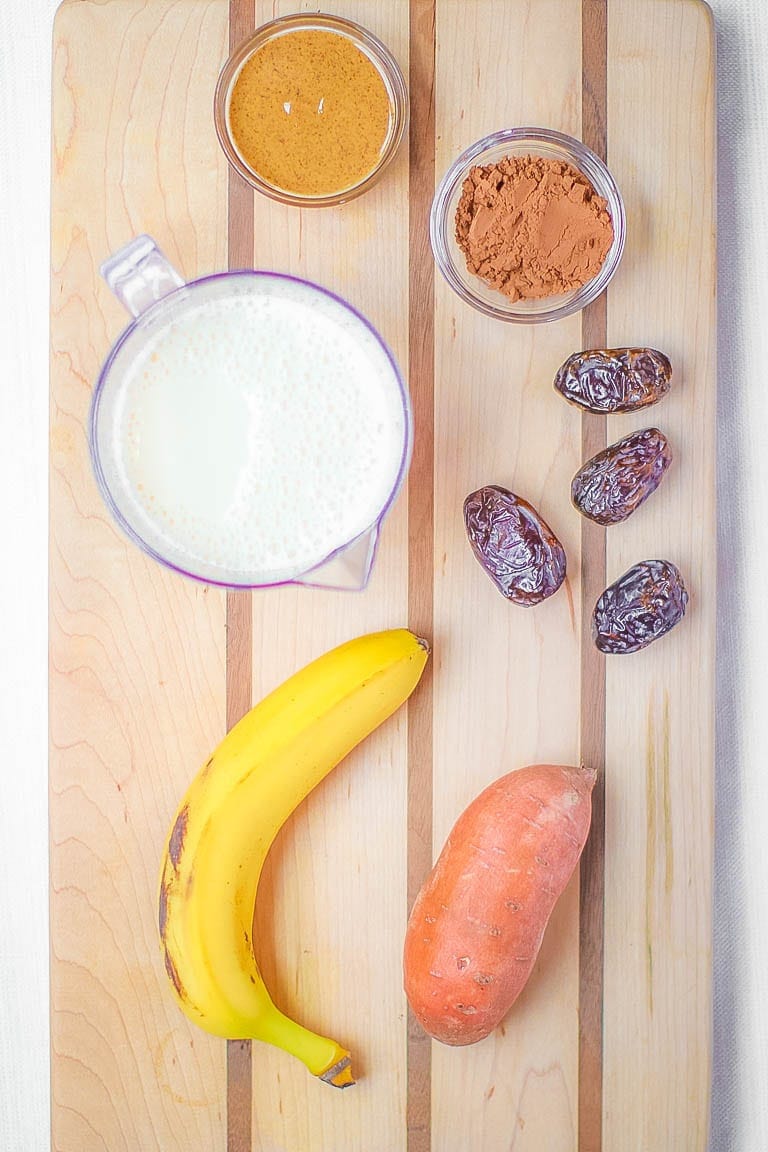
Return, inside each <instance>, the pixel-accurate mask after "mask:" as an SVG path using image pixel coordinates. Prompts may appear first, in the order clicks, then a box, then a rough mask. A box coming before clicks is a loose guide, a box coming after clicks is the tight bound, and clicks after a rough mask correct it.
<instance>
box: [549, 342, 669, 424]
mask: <svg viewBox="0 0 768 1152" xmlns="http://www.w3.org/2000/svg"><path fill="white" fill-rule="evenodd" d="M671 376H672V365H671V364H670V362H669V360H668V359H667V357H666V356H665V355H664V353H663V352H657V351H656V350H655V349H653V348H595V349H592V350H589V351H586V352H576V353H574V355H573V356H569V357H568V359H567V360H566V361H565V363H564V364H563V365H561V367H560V368H559V369H558V371H557V375H556V376H555V388H556V390H557V391H558V392H559V393H560V395H561V396H564V397H565V399H566V400H568V401H570V403H571V404H576V405H578V407H579V408H585V409H586V410H587V411H588V412H633V411H635V409H637V408H646V407H647V406H648V405H649V404H655V403H656V402H657V401H658V400H661V398H662V396H665V395H666V393H667V392H668V391H669V382H670V379H671Z"/></svg>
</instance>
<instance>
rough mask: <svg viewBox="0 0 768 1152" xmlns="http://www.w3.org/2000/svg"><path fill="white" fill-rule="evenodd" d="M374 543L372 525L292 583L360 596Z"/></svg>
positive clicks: (375, 532)
mask: <svg viewBox="0 0 768 1152" xmlns="http://www.w3.org/2000/svg"><path fill="white" fill-rule="evenodd" d="M378 542H379V525H378V524H374V526H373V527H372V528H369V529H368V530H367V531H366V532H363V533H362V534H361V535H360V536H357V537H356V538H355V539H354V540H353V541H352V542H351V543H350V544H347V545H346V547H345V548H342V549H340V551H338V552H336V553H335V554H334V555H333V556H332V557H331V558H330V560H326V561H325V562H324V563H323V564H319V565H318V566H317V568H313V569H312V570H311V571H309V572H305V573H304V574H303V575H302V576H297V577H296V578H295V580H294V581H293V583H294V584H304V585H306V586H307V587H308V588H335V589H338V590H339V591H350V592H362V591H363V589H364V588H365V587H366V585H367V583H368V580H369V578H370V575H371V569H372V568H373V562H374V560H375V558H376V548H377V545H378Z"/></svg>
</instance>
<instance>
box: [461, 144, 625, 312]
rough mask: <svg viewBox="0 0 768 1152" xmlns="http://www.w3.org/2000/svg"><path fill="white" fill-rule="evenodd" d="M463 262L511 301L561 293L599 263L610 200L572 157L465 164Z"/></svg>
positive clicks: (607, 235) (609, 230)
mask: <svg viewBox="0 0 768 1152" xmlns="http://www.w3.org/2000/svg"><path fill="white" fill-rule="evenodd" d="M456 240H457V242H458V245H459V247H460V248H461V250H462V252H463V253H464V255H465V257H466V261H467V268H468V269H469V271H470V272H472V273H474V275H476V276H480V277H482V279H483V280H485V281H486V282H487V283H488V284H490V285H491V287H493V288H496V289H498V291H499V292H503V293H504V295H505V296H508V297H509V299H510V300H512V301H515V300H520V299H524V300H530V299H539V298H542V297H546V296H558V295H561V294H562V293H564V292H568V291H570V290H571V289H572V288H580V287H581V286H582V285H583V284H586V283H587V281H589V280H591V279H592V278H593V277H594V276H596V275H597V273H598V272H599V271H600V268H601V267H602V264H603V261H604V260H605V258H606V256H607V254H608V251H609V249H610V247H611V244H612V242H613V224H612V222H611V217H610V214H609V212H608V204H607V202H606V201H605V200H604V199H603V198H602V197H601V196H598V195H597V193H596V192H595V189H594V188H593V187H592V185H591V183H590V182H589V180H588V179H587V178H586V176H585V175H584V174H583V173H582V172H579V171H578V169H577V168H574V167H573V166H572V165H571V164H567V163H565V162H564V161H559V160H547V159H545V158H544V157H542V156H507V157H505V158H504V159H503V160H499V161H498V163H496V164H489V165H486V166H483V167H480V166H478V167H474V168H470V170H469V174H468V175H467V177H466V179H465V181H464V184H463V186H462V192H461V198H460V200H459V204H458V208H457V209H456Z"/></svg>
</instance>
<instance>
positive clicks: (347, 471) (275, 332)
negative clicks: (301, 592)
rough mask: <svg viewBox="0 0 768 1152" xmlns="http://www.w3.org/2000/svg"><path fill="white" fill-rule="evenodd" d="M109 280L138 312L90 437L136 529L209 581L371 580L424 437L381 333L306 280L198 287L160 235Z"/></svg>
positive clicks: (267, 278) (266, 277) (228, 279)
mask: <svg viewBox="0 0 768 1152" xmlns="http://www.w3.org/2000/svg"><path fill="white" fill-rule="evenodd" d="M101 273H102V275H103V276H104V278H105V279H106V281H107V283H108V285H109V287H110V288H111V289H112V291H113V292H114V293H115V295H116V296H117V297H118V299H119V300H120V301H121V302H122V303H123V304H124V305H125V307H126V308H127V309H128V311H129V312H130V313H131V314H132V316H133V317H134V319H133V321H132V322H131V323H130V324H129V326H128V327H127V328H126V329H125V331H124V332H123V333H122V335H121V336H120V338H119V339H118V341H117V343H116V344H115V345H114V347H113V348H112V350H111V351H110V353H109V356H108V357H107V360H106V362H105V364H104V366H103V368H102V371H101V374H100V376H99V379H98V382H97V384H96V388H95V390H94V395H93V400H92V405H91V415H90V428H89V437H90V449H91V457H92V462H93V468H94V472H95V476H96V479H97V482H98V485H99V488H100V491H101V494H102V496H103V498H104V501H105V503H106V505H107V507H108V508H109V511H110V512H111V514H112V516H113V517H114V519H115V520H116V521H117V523H118V524H119V525H120V527H121V528H122V530H123V531H124V532H125V533H126V534H127V535H128V536H129V537H130V539H131V540H132V541H133V542H134V543H135V544H137V545H138V546H139V547H140V548H141V549H143V551H144V552H146V553H147V554H148V555H150V556H152V557H154V559H156V560H159V561H160V562H161V563H163V564H165V565H167V566H168V567H169V568H172V569H174V570H175V571H177V572H181V573H182V574H184V575H187V576H191V577H193V578H194V579H197V580H201V581H203V582H205V583H209V584H220V585H223V586H225V587H231V588H257V587H269V586H274V585H280V584H304V585H308V586H311V587H323V588H338V589H362V588H364V587H365V586H366V584H367V582H368V578H369V576H370V573H371V569H372V566H373V562H374V559H375V555H376V548H377V543H378V539H379V532H380V529H381V524H382V521H383V519H384V517H385V516H386V514H387V512H388V511H389V509H390V508H391V506H392V504H393V502H394V500H395V498H396V496H397V494H398V492H399V490H400V488H401V486H402V483H403V480H404V478H405V475H406V472H407V469H408V464H409V461H410V453H411V443H412V416H411V409H410V402H409V398H408V393H407V390H406V387H405V384H404V382H403V379H402V376H401V374H400V371H399V369H398V367H397V364H396V362H395V360H394V357H393V356H392V353H391V352H390V350H389V348H388V347H387V345H386V344H385V342H384V341H383V340H382V338H381V336H380V335H379V334H378V333H377V332H376V330H375V329H374V327H373V326H372V325H371V324H370V323H369V322H368V320H366V319H365V317H363V316H362V315H361V314H360V313H359V312H358V311H357V310H356V309H354V308H352V307H351V305H349V304H348V303H347V302H346V301H344V300H342V299H341V298H340V297H339V296H337V295H335V294H334V293H331V292H329V291H327V290H326V289H324V288H321V287H320V286H319V285H317V284H313V283H311V282H309V281H307V280H302V279H299V278H297V277H292V276H286V275H282V274H279V273H272V272H263V271H243V272H228V273H219V274H216V275H212V276H206V277H203V278H202V279H199V280H193V281H190V282H189V283H185V282H184V280H183V279H182V277H181V276H180V275H179V273H178V272H177V271H176V270H175V269H174V268H173V267H172V265H171V264H169V262H168V261H167V260H166V258H165V257H164V256H163V254H162V252H161V251H160V250H159V248H158V247H157V245H156V244H155V242H154V241H153V240H152V238H151V237H149V236H138V237H136V238H135V239H133V240H131V241H130V242H129V243H128V244H127V245H126V246H125V247H124V248H122V249H120V250H119V251H118V252H116V253H115V254H114V255H113V256H112V257H110V258H109V259H108V260H107V261H106V262H105V263H104V264H103V265H102V267H101Z"/></svg>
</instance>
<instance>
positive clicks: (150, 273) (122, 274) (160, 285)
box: [99, 236, 185, 316]
mask: <svg viewBox="0 0 768 1152" xmlns="http://www.w3.org/2000/svg"><path fill="white" fill-rule="evenodd" d="M99 271H100V272H101V275H102V276H103V277H104V279H105V280H106V282H107V284H108V285H109V287H110V288H111V289H112V291H113V292H114V294H115V296H117V298H118V300H119V301H120V303H121V304H123V305H124V306H125V307H126V308H127V309H128V311H129V312H130V313H131V315H132V316H139V315H140V314H141V313H142V312H144V311H145V310H146V309H147V308H149V306H150V304H154V303H155V301H156V300H161V299H162V298H163V296H167V295H168V293H169V292H174V291H175V290H176V289H177V288H180V287H181V286H182V284H184V283H185V281H184V280H183V278H182V277H181V276H180V275H179V273H178V272H177V271H176V269H175V268H174V267H173V265H172V264H169V263H168V261H167V260H166V258H165V256H163V254H162V252H161V251H160V249H159V248H158V246H157V244H155V242H154V240H153V239H152V237H151V236H135V237H134V238H133V240H129V241H128V243H127V244H126V245H125V246H124V247H123V248H120V249H118V251H117V252H115V253H114V254H113V255H112V256H110V257H109V259H108V260H105V261H104V263H103V264H102V265H101V268H100V269H99Z"/></svg>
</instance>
